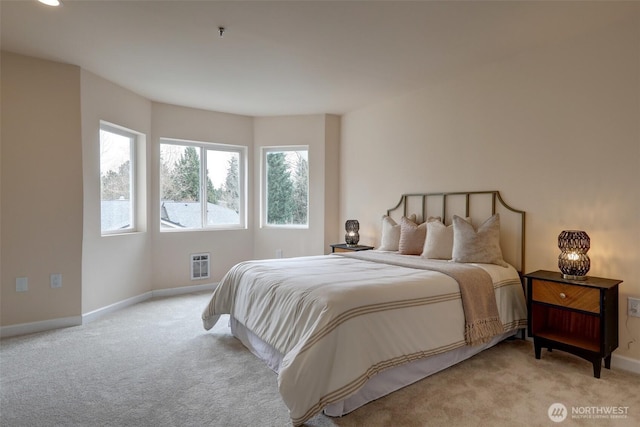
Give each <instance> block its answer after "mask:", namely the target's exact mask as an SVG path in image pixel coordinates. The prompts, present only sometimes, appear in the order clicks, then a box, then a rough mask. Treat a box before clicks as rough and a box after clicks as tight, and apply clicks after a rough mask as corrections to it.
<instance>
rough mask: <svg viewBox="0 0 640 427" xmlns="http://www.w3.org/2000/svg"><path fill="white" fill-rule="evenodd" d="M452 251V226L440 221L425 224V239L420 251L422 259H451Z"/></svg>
mask: <svg viewBox="0 0 640 427" xmlns="http://www.w3.org/2000/svg"><path fill="white" fill-rule="evenodd" d="M452 251H453V225H449V226H447V225H444V224H443V223H442V222H440V221H429V222H427V238H426V240H425V242H424V248H423V249H422V257H423V258H433V259H451V253H452Z"/></svg>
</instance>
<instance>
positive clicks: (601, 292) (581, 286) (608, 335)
mask: <svg viewBox="0 0 640 427" xmlns="http://www.w3.org/2000/svg"><path fill="white" fill-rule="evenodd" d="M524 277H525V279H526V281H527V309H528V310H529V321H528V331H529V336H531V337H533V344H534V347H535V356H536V359H540V350H541V348H542V347H546V348H547V349H549V351H551V350H552V349H554V348H556V349H559V350H562V351H566V352H569V353H572V354H575V355H576V356H579V357H582V358H583V359H586V360H588V361H590V362H591V363H592V364H593V376H594V377H596V378H600V368H601V366H602V359H603V358H604V367H605V368H607V369H610V368H611V353H612V352H613V351H614V350H615V349H616V348H618V285H619V284H620V283H622V280H612V279H603V278H600V277H587V279H586V280H567V279H563V278H562V274H561V273H560V272H555V271H544V270H539V271H536V272H533V273H529V274H525V275H524Z"/></svg>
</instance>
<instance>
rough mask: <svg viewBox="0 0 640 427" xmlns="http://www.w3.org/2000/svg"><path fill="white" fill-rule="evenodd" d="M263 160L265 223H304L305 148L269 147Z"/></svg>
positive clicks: (305, 198)
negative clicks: (279, 148) (264, 171)
mask: <svg viewBox="0 0 640 427" xmlns="http://www.w3.org/2000/svg"><path fill="white" fill-rule="evenodd" d="M265 160H266V167H265V169H266V206H267V212H266V217H267V218H266V219H267V224H268V225H307V224H308V205H309V197H308V193H309V161H308V150H281V151H276V150H269V151H267V152H266V156H265Z"/></svg>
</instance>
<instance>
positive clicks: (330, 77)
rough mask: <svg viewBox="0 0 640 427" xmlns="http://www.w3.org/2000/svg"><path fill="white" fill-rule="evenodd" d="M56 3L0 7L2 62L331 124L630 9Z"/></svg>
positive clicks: (149, 93) (199, 104) (186, 101)
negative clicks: (20, 60) (316, 117)
mask: <svg viewBox="0 0 640 427" xmlns="http://www.w3.org/2000/svg"><path fill="white" fill-rule="evenodd" d="M62 1H63V2H64V3H63V6H62V7H58V8H52V7H49V6H45V5H42V4H40V3H38V2H36V0H20V1H7V0H2V1H1V2H0V18H1V39H0V41H1V46H2V49H3V50H6V51H10V52H16V53H21V54H25V55H29V56H35V57H40V58H44V59H49V60H53V61H59V62H63V63H69V64H74V65H78V66H80V67H82V68H83V69H85V70H88V71H91V72H93V73H95V74H97V75H99V76H102V77H104V78H106V79H107V80H110V81H112V82H114V83H117V84H118V85H120V86H123V87H125V88H128V89H130V90H132V91H133V92H136V93H138V94H140V95H142V96H144V97H146V98H148V99H150V100H153V101H158V102H165V103H170V104H175V105H182V106H188V107H194V108H202V109H207V110H213V111H221V112H229V113H235V114H244V115H250V116H268V115H288V114H318V113H332V114H343V113H346V112H348V111H352V110H354V109H357V108H360V107H363V106H365V105H368V104H372V103H375V102H379V101H381V100H383V99H385V98H389V97H393V96H398V95H400V94H403V93H406V92H408V91H411V90H416V89H418V88H421V87H424V86H426V85H428V84H431V83H434V82H437V81H438V80H440V79H445V78H447V76H450V75H453V74H457V73H463V72H465V71H468V70H469V69H473V68H475V67H480V66H482V65H483V64H486V63H490V62H494V61H500V60H503V59H505V58H507V57H509V56H512V55H517V54H518V53H519V52H521V51H523V50H529V49H535V48H537V47H539V46H542V45H545V44H548V43H553V42H554V41H556V40H558V39H564V38H567V37H574V36H577V35H579V34H581V33H584V32H588V31H595V30H597V28H598V27H601V26H607V25H613V24H615V22H617V21H619V20H622V19H625V17H627V16H629V15H630V9H631V8H636V9H635V10H637V7H638V3H629V2H624V3H618V2H564V1H561V2H537V1H531V2H529V1H512V2H505V1H501V2H489V1H469V2H462V1H440V2H437V1H413V2H401V1H282V2H274V1H254V2H249V1H227V2H223V1H186V0H175V1H96V0H94V1H89V0H83V1H71V0H62ZM220 26H223V27H225V32H224V36H223V37H220V36H219V31H218V27H220Z"/></svg>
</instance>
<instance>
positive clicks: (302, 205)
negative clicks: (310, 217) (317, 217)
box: [292, 154, 309, 225]
mask: <svg viewBox="0 0 640 427" xmlns="http://www.w3.org/2000/svg"><path fill="white" fill-rule="evenodd" d="M308 193H309V162H308V161H307V159H305V158H303V157H302V156H301V155H300V154H298V156H297V158H296V164H295V171H294V175H293V197H292V203H293V223H294V224H300V225H303V224H307V212H308V204H309V195H308Z"/></svg>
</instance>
